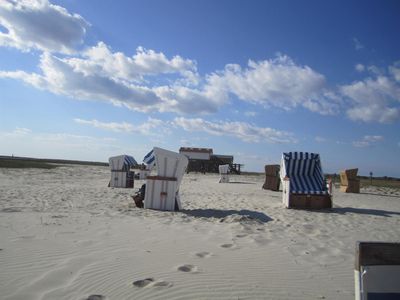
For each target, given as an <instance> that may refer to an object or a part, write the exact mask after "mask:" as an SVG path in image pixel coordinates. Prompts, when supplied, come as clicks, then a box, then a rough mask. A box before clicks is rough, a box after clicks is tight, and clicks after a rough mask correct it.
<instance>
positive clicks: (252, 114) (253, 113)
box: [244, 111, 257, 117]
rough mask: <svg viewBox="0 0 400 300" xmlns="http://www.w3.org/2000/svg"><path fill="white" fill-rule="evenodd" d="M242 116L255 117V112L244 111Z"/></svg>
mask: <svg viewBox="0 0 400 300" xmlns="http://www.w3.org/2000/svg"><path fill="white" fill-rule="evenodd" d="M244 115H245V116H246V117H255V116H256V115H257V112H255V111H245V112H244Z"/></svg>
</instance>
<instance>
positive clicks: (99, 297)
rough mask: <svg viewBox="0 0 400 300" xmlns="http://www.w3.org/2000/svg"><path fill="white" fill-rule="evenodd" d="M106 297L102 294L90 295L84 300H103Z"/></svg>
mask: <svg viewBox="0 0 400 300" xmlns="http://www.w3.org/2000/svg"><path fill="white" fill-rule="evenodd" d="M105 299H106V297H105V296H103V295H90V296H89V297H87V298H86V300H105Z"/></svg>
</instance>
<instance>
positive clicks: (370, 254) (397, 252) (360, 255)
mask: <svg viewBox="0 0 400 300" xmlns="http://www.w3.org/2000/svg"><path fill="white" fill-rule="evenodd" d="M354 282H355V299H356V300H375V299H383V300H392V299H393V300H394V299H400V243H385V242H357V244H356V257H355V267H354Z"/></svg>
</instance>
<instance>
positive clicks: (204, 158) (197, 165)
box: [179, 147, 243, 174]
mask: <svg viewBox="0 0 400 300" xmlns="http://www.w3.org/2000/svg"><path fill="white" fill-rule="evenodd" d="M179 153H181V154H184V155H186V156H187V157H188V158H189V165H188V168H187V172H188V173H189V172H202V173H219V168H218V167H219V166H220V165H227V164H228V165H229V166H230V172H231V173H236V174H240V168H241V166H243V165H241V164H234V163H233V155H217V154H213V149H211V148H191V147H181V148H180V149H179Z"/></svg>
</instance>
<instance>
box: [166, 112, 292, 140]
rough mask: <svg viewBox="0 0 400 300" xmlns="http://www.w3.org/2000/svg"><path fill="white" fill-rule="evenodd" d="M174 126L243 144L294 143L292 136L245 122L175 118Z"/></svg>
mask: <svg viewBox="0 0 400 300" xmlns="http://www.w3.org/2000/svg"><path fill="white" fill-rule="evenodd" d="M173 124H174V125H175V126H178V127H181V128H183V129H184V130H186V131H189V132H195V131H199V132H206V133H209V134H212V135H216V136H231V137H236V138H239V139H241V140H242V141H244V142H250V143H259V142H269V143H296V142H297V140H296V139H295V138H294V136H293V134H292V133H290V132H285V131H278V130H276V129H272V128H268V127H257V126H255V125H252V124H249V123H245V122H223V121H219V122H210V121H206V120H204V119H202V118H194V119H189V118H183V117H179V118H175V119H174V121H173Z"/></svg>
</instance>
